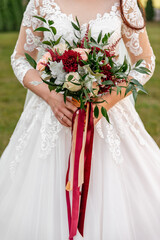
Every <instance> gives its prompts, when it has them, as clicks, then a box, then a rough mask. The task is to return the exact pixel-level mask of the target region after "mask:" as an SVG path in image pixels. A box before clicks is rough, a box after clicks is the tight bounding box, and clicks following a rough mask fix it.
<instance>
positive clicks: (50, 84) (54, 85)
mask: <svg viewBox="0 0 160 240" xmlns="http://www.w3.org/2000/svg"><path fill="white" fill-rule="evenodd" d="M42 81H43V82H44V83H46V84H47V85H49V86H53V87H57V85H56V84H54V83H52V82H49V81H45V80H44V79H42Z"/></svg>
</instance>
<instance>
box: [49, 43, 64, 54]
mask: <svg viewBox="0 0 160 240" xmlns="http://www.w3.org/2000/svg"><path fill="white" fill-rule="evenodd" d="M67 49H68V45H67V44H66V43H59V44H57V45H56V46H54V47H53V51H54V50H57V51H58V52H59V53H60V54H63V53H64V52H65V51H66V50H67Z"/></svg>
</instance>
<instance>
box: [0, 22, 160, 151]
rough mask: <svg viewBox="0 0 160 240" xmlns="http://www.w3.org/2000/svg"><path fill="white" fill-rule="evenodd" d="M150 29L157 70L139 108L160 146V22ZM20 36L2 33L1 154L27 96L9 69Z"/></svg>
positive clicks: (0, 57)
mask: <svg viewBox="0 0 160 240" xmlns="http://www.w3.org/2000/svg"><path fill="white" fill-rule="evenodd" d="M147 30H148V34H149V39H150V42H151V45H152V47H153V50H154V53H155V55H156V71H155V73H154V75H153V77H152V79H150V81H149V82H148V83H147V84H146V85H145V89H146V90H147V91H148V92H149V95H148V96H147V95H145V94H139V96H138V100H137V103H136V109H137V111H138V113H139V115H140V117H141V119H142V121H143V123H144V125H145V127H146V129H147V131H148V132H149V134H150V135H151V136H152V137H153V138H154V140H155V141H156V142H157V144H158V145H159V146H160V54H159V53H160V23H149V24H147ZM17 37H18V33H0V155H1V154H2V152H3V150H4V148H5V147H6V146H7V144H8V142H9V138H10V137H11V135H12V133H13V130H14V128H15V126H16V124H17V121H18V119H19V117H20V115H21V112H22V110H23V105H24V100H25V95H26V90H25V89H24V88H23V87H22V86H21V85H20V84H19V82H18V80H17V79H16V78H15V76H14V74H13V71H12V68H11V66H10V56H11V54H12V52H13V49H14V46H15V43H16V40H17Z"/></svg>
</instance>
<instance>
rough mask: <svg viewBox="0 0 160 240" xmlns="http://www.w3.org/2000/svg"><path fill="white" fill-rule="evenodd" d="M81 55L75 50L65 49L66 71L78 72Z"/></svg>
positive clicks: (63, 57)
mask: <svg viewBox="0 0 160 240" xmlns="http://www.w3.org/2000/svg"><path fill="white" fill-rule="evenodd" d="M80 60H82V58H81V55H80V54H79V53H77V52H75V51H73V50H68V51H65V52H64V53H63V55H62V62H63V65H64V66H63V69H64V70H65V71H66V72H77V71H78V64H79V63H80Z"/></svg>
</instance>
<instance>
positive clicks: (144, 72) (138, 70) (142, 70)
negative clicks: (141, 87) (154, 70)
mask: <svg viewBox="0 0 160 240" xmlns="http://www.w3.org/2000/svg"><path fill="white" fill-rule="evenodd" d="M133 70H135V71H137V72H139V73H142V74H148V75H149V74H150V72H151V71H150V70H149V69H148V68H145V67H139V68H133Z"/></svg>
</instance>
